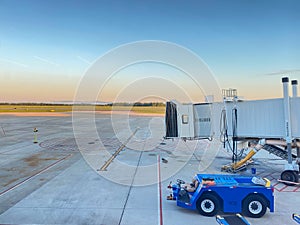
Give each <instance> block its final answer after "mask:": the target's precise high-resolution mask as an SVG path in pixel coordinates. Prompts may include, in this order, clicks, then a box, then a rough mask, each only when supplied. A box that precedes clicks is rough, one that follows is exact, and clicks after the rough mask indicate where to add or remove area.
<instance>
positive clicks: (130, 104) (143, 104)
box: [109, 102, 165, 107]
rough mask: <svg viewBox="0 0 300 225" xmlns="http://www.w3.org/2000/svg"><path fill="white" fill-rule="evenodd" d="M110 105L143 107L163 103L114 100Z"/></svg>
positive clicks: (161, 104) (156, 105)
mask: <svg viewBox="0 0 300 225" xmlns="http://www.w3.org/2000/svg"><path fill="white" fill-rule="evenodd" d="M109 105H110V106H143V107H147V106H148V107H149V106H154V107H160V106H163V107H164V106H165V103H163V102H144V103H143V102H135V103H128V102H115V103H110V104H109Z"/></svg>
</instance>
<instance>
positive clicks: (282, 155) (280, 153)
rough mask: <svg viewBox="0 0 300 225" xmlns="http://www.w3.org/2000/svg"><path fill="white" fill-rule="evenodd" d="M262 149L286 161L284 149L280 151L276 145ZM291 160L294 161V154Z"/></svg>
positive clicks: (286, 155)
mask: <svg viewBox="0 0 300 225" xmlns="http://www.w3.org/2000/svg"><path fill="white" fill-rule="evenodd" d="M263 149H265V150H266V151H268V152H269V153H270V154H273V155H276V156H278V157H280V158H282V159H285V160H287V158H288V154H287V151H286V150H285V149H282V148H280V147H277V146H276V145H264V147H263ZM292 158H293V159H295V158H297V156H296V155H295V154H292Z"/></svg>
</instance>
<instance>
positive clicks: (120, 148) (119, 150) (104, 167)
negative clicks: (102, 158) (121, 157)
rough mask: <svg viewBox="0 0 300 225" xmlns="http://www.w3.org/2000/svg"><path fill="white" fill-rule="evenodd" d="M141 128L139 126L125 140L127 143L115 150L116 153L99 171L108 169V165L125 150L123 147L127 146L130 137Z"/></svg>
mask: <svg viewBox="0 0 300 225" xmlns="http://www.w3.org/2000/svg"><path fill="white" fill-rule="evenodd" d="M138 129H139V128H137V129H136V130H135V131H134V132H133V133H132V135H131V136H130V137H129V138H128V139H127V140H126V141H125V143H123V144H122V145H121V146H120V147H119V148H118V150H117V151H115V153H114V154H112V156H111V157H110V158H109V159H108V160H107V161H106V162H105V163H104V165H103V166H102V167H101V168H100V169H98V171H106V170H107V167H108V166H109V165H110V164H111V163H112V161H113V160H114V159H115V158H116V157H117V155H118V154H119V153H120V152H121V151H122V150H123V148H125V147H126V145H127V143H128V142H129V141H130V139H131V138H132V137H133V136H134V135H135V134H136V132H137V131H138Z"/></svg>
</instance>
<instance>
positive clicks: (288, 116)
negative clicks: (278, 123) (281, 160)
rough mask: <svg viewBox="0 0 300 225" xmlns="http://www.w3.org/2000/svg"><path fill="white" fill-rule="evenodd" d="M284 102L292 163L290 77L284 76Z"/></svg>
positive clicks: (289, 157)
mask: <svg viewBox="0 0 300 225" xmlns="http://www.w3.org/2000/svg"><path fill="white" fill-rule="evenodd" d="M282 83H283V96H284V98H283V104H284V129H285V138H286V143H287V150H288V163H289V164H292V129H291V113H290V96H289V86H288V85H289V78H288V77H283V78H282Z"/></svg>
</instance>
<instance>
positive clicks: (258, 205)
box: [242, 194, 267, 218]
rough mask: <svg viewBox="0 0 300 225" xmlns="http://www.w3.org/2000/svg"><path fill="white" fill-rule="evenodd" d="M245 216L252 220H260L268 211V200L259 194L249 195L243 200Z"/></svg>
mask: <svg viewBox="0 0 300 225" xmlns="http://www.w3.org/2000/svg"><path fill="white" fill-rule="evenodd" d="M242 207H243V214H245V215H246V216H249V217H252V218H260V217H262V216H263V215H265V213H266V211H267V202H266V200H265V199H264V198H263V197H262V196H260V195H257V194H253V195H249V196H247V197H246V198H245V199H244V200H243V206H242Z"/></svg>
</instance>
